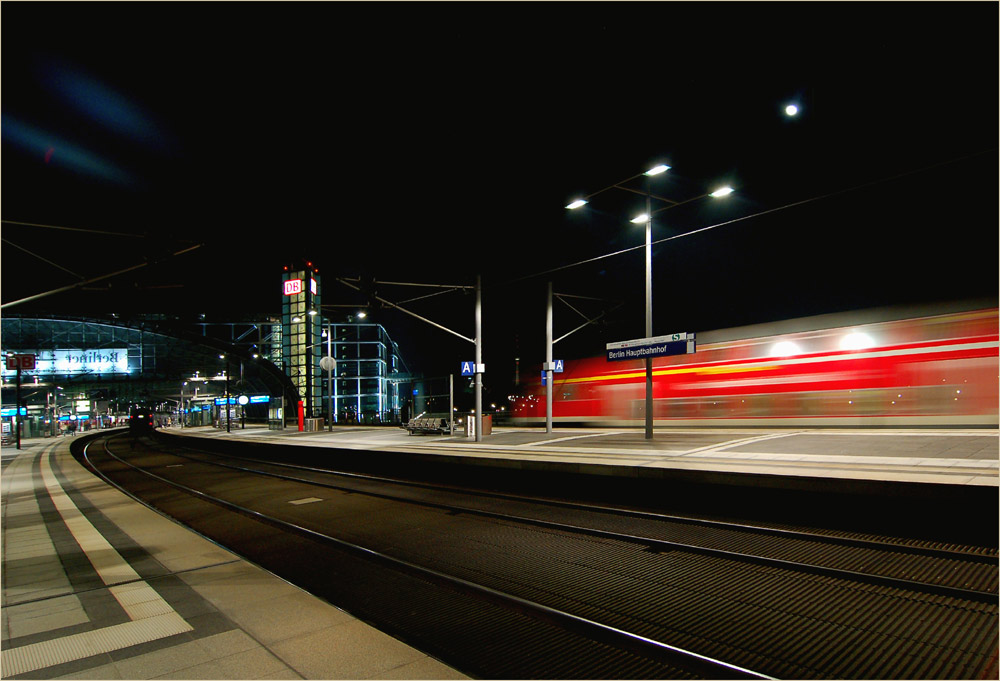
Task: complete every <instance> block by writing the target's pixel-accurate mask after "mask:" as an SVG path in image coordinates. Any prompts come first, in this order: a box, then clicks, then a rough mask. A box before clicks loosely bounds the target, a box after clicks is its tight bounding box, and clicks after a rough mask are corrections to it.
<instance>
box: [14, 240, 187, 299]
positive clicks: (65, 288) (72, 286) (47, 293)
mask: <svg viewBox="0 0 1000 681" xmlns="http://www.w3.org/2000/svg"><path fill="white" fill-rule="evenodd" d="M202 245H203V244H196V245H194V246H188V247H187V248H182V249H181V250H179V251H176V252H174V253H171V254H170V255H168V256H167V257H171V258H172V257H174V256H178V255H183V254H184V253H187V252H189V251H193V250H195V249H196V248H201V246H202ZM156 262H159V261H153V262H143V263H139V264H138V265H132V266H131V267H126V268H125V269H121V270H117V271H115V272H111V273H109V274H102V275H101V276H99V277H93V278H91V279H86V280H84V281H79V282H77V283H75V284H69V285H68V286H62V287H60V288H56V289H52V290H51V291H45V292H43V293H36V294H35V295H33V296H28V297H27V298H21V299H20V300H13V301H11V302H9V303H4V304H3V305H0V309H6V308H8V307H14V306H15V305H20V304H21V303H27V302H29V301H32V300H37V299H39V298H45V297H47V296H52V295H55V294H57V293H63V292H64V291H70V290H72V289H75V288H80V287H81V286H86V285H87V284H93V283H94V282H97V281H102V280H104V279H110V278H111V277H117V276H118V275H120V274H125V273H126V272H131V271H133V270H138V269H141V268H143V267H146V266H148V265H151V264H155V263H156Z"/></svg>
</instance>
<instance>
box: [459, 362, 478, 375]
mask: <svg viewBox="0 0 1000 681" xmlns="http://www.w3.org/2000/svg"><path fill="white" fill-rule="evenodd" d="M475 373H476V363H475V362H462V375H463V376H472V375H473V374H475Z"/></svg>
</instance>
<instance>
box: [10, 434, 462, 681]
mask: <svg viewBox="0 0 1000 681" xmlns="http://www.w3.org/2000/svg"><path fill="white" fill-rule="evenodd" d="M70 440H71V438H63V439H48V440H33V441H32V440H28V441H26V442H24V443H22V449H21V450H16V449H15V448H13V447H10V448H8V447H4V449H3V460H4V461H3V464H4V469H3V476H2V523H3V554H2V560H3V573H2V577H3V582H2V608H0V612H2V619H3V622H2V627H3V636H2V653H0V662H2V676H3V678H15V679H370V678H377V679H462V678H467V677H465V676H463V675H462V674H459V673H458V672H456V671H455V670H453V669H451V668H450V667H448V666H446V665H444V664H442V663H441V662H439V661H437V660H435V659H432V658H430V657H428V656H427V655H424V654H423V653H421V652H420V651H418V650H415V649H413V648H411V647H410V646H407V645H405V644H403V643H401V642H400V641H398V640H396V639H394V638H392V637H391V636H388V635H387V634H384V633H382V632H380V631H378V630H377V629H374V628H372V627H370V626H368V625H367V624H365V623H363V622H361V621H358V620H356V619H355V618H353V617H351V616H350V615H349V614H347V613H345V612H343V611H341V610H339V609H337V608H335V607H333V606H332V605H330V604H328V603H326V602H324V601H322V600H320V599H318V598H316V597H314V596H312V595H310V594H308V593H306V592H305V591H302V590H301V589H299V588H298V587H295V586H293V585H291V584H289V583H287V582H285V581H283V580H281V579H279V578H277V577H275V576H274V575H273V574H271V573H269V572H267V571H265V570H263V569H261V568H259V567H257V566H255V565H252V564H250V563H248V562H246V561H244V560H242V559H241V558H240V557H239V556H237V555H235V554H233V553H230V552H229V551H227V550H225V549H223V548H221V547H220V546H218V545H216V544H214V543H212V542H210V541H208V540H206V539H204V538H203V537H201V536H199V535H197V534H195V533H194V532H192V531H190V530H188V529H187V528H185V527H182V526H181V525H179V524H177V523H175V522H174V521H172V520H169V519H167V518H165V517H163V516H161V515H159V514H158V513H156V512H154V511H152V510H150V509H149V508H147V507H145V506H143V505H141V504H139V503H138V502H136V501H134V500H133V499H131V498H130V497H128V496H126V495H124V494H122V493H120V492H118V491H117V490H115V489H113V488H111V487H109V486H107V485H106V484H104V483H103V482H102V481H100V480H99V479H98V478H96V477H94V476H93V475H91V474H90V473H89V472H87V471H86V470H85V469H83V468H82V467H81V466H80V465H79V464H78V463H77V462H76V461H75V460H74V459H73V457H72V455H71V454H70V453H69V442H70Z"/></svg>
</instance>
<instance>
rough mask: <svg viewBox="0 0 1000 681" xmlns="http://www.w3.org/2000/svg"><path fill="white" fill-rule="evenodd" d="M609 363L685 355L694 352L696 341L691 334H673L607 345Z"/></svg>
mask: <svg viewBox="0 0 1000 681" xmlns="http://www.w3.org/2000/svg"><path fill="white" fill-rule="evenodd" d="M606 347H607V353H608V361H609V362H620V361H623V360H629V359H646V358H648V357H665V356H667V355H685V354H691V353H693V352H694V351H695V347H696V339H695V334H693V333H673V334H670V335H667V336H655V337H653V338H636V339H634V340H628V341H618V342H615V343H608V344H607V346H606Z"/></svg>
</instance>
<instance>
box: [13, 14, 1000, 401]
mask: <svg viewBox="0 0 1000 681" xmlns="http://www.w3.org/2000/svg"><path fill="white" fill-rule="evenodd" d="M3 19H4V22H3V27H4V28H3V41H2V48H0V49H2V50H3V53H2V54H3V60H2V78H3V99H2V109H3V122H2V131H3V171H4V172H3V179H4V183H3V220H4V224H3V239H4V241H3V244H2V272H3V274H2V299H3V303H4V304H5V305H7V304H9V303H11V302H13V301H18V300H20V299H22V298H25V297H27V296H31V295H34V294H37V293H41V292H45V291H50V290H53V289H56V288H59V287H61V286H67V285H69V284H73V283H75V282H78V281H81V280H82V279H89V278H93V277H98V276H101V275H104V274H109V273H111V272H116V271H118V270H121V269H125V268H127V267H131V266H134V265H137V264H140V263H143V262H151V263H154V264H152V265H150V266H148V267H144V268H142V269H138V270H134V271H132V272H128V273H125V274H122V275H119V276H116V277H113V278H110V279H107V280H103V281H101V282H99V283H95V284H92V285H88V286H86V287H82V288H78V289H75V290H73V291H70V292H67V293H60V294H57V295H52V296H47V297H44V298H39V299H37V300H35V301H31V302H26V303H22V304H19V305H15V306H12V307H7V308H5V309H4V310H3V312H4V313H9V312H17V313H33V312H45V313H73V314H88V313H89V314H104V313H107V312H119V313H123V314H130V313H134V312H157V313H165V314H176V315H180V316H182V317H183V316H193V315H195V314H198V313H206V314H208V315H210V316H212V317H214V318H224V317H225V315H226V314H229V313H236V312H239V313H259V314H276V313H277V312H278V311H279V309H280V302H281V297H280V288H279V286H280V283H279V282H280V271H281V267H282V266H283V265H284V264H289V263H292V262H294V261H295V260H296V259H299V258H303V259H309V260H311V261H313V262H314V263H315V264H316V265H317V266H318V267H319V270H320V274H321V275H322V276H323V277H324V292H323V293H324V295H323V302H324V303H325V304H343V305H348V304H354V303H357V302H363V300H362V299H360V298H359V297H358V296H357V295H356V294H354V293H353V292H352V291H351V290H350V289H348V288H346V287H344V286H342V285H339V284H337V283H336V282H335V281H333V277H335V276H345V277H362V278H365V279H373V280H378V281H409V282H425V283H444V284H462V285H471V284H473V283H474V279H475V275H476V274H477V273H481V274H482V276H483V281H484V313H483V314H484V353H485V356H484V359H485V362H486V363H487V372H488V373H487V384H489V382H490V381H489V378H490V376H489V373H490V369H491V367H494V366H495V367H497V370H496V374H495V375H496V379H495V380H496V381H500V380H509V374H511V373H512V369H511V367H512V365H511V362H512V358H513V357H514V356H520V357H521V360H522V363H523V364H524V363H527V364H530V363H537V362H540V361H542V359H544V354H543V353H544V296H545V284H546V281H548V280H549V279H550V278H551V279H552V280H553V281H554V286H555V289H556V291H557V292H562V293H566V294H573V295H580V296H590V297H596V298H602V299H606V300H607V301H609V302H606V303H602V302H599V301H582V300H580V301H578V302H577V303H574V305H576V306H577V307H578V308H579V309H580V310H581V311H582V312H585V313H592V314H598V313H599V312H601V311H602V310H605V309H609V308H610V307H612V306H613V305H614V304H616V302H623V303H624V305H622V306H621V307H618V308H617V309H615V310H614V311H613V312H611V313H610V314H609V315H608V316H607V317H606V324H604V325H602V326H600V327H594V328H591V329H588V330H586V331H581V332H578V333H577V334H576V335H574V336H572V337H571V338H570V339H569V340H567V341H565V342H564V344H560V345H559V346H557V348H558V349H557V351H556V355H557V356H563V357H566V358H572V357H580V356H587V355H597V354H600V353H601V352H602V351H603V348H604V344H605V343H607V342H610V341H614V340H625V339H629V338H636V337H640V336H642V335H644V329H643V319H644V318H643V269H642V267H643V264H642V263H643V254H642V251H641V250H636V251H631V252H628V253H626V254H622V255H618V256H614V257H610V258H604V259H600V260H597V261H595V262H593V263H590V264H587V265H582V266H578V267H572V268H567V269H561V270H559V271H557V272H554V273H552V274H551V275H539V273H541V272H543V271H544V270H547V269H551V268H556V267H561V266H565V265H569V264H572V263H575V262H578V261H581V260H585V259H588V258H595V257H597V256H601V255H604V254H608V253H612V252H615V251H618V250H622V249H627V248H630V247H633V246H639V245H641V244H642V239H643V228H642V227H641V226H636V225H632V224H630V223H629V218H630V217H632V216H633V215H635V214H637V213H638V212H641V210H640V209H641V207H642V206H641V204H642V203H643V202H644V198H643V197H642V196H640V195H639V194H635V193H631V192H626V191H622V190H617V189H613V190H610V191H608V192H604V193H602V194H600V195H599V196H596V197H594V198H593V199H592V201H591V203H590V204H589V205H588V206H586V207H585V208H583V209H581V210H580V211H574V212H570V211H567V210H565V209H564V206H565V205H566V204H567V203H569V201H570V200H571V199H573V198H576V197H577V196H579V195H586V194H591V193H593V192H596V191H597V190H599V189H602V188H604V187H607V186H609V185H613V184H615V183H616V182H618V181H620V180H623V179H625V178H628V177H630V176H633V175H637V174H639V173H641V172H642V171H644V170H645V169H647V168H649V167H651V166H652V165H655V164H656V163H667V164H669V165H670V166H671V170H670V171H668V172H667V173H665V174H664V175H661V176H659V177H657V178H655V179H652V180H649V181H648V182H649V185H648V187H647V185H646V184H645V182H646V180H645V179H643V178H640V179H637V180H634V181H633V182H632V183H630V184H629V185H628V186H629V187H631V188H633V189H636V190H638V191H645V190H646V189H647V188H648V190H649V191H650V192H651V193H653V194H655V195H657V196H663V197H666V198H670V199H671V200H674V201H682V200H685V199H688V198H692V197H695V196H699V195H702V194H704V193H706V192H707V191H710V190H712V189H715V188H716V187H717V186H719V185H721V184H729V185H731V186H732V187H733V188H734V189H735V193H734V194H733V195H732V196H730V197H728V198H726V199H721V200H713V199H705V200H699V201H695V202H692V203H691V204H686V205H685V206H681V207H678V208H676V209H671V210H669V211H665V212H663V213H660V214H658V215H657V216H656V220H655V222H654V228H653V238H654V240H655V239H663V238H665V237H668V236H674V235H678V234H682V233H685V232H689V231H692V230H696V229H700V228H703V227H708V226H712V225H721V226H719V227H716V228H714V229H710V230H707V231H704V232H700V233H698V234H697V235H693V236H690V237H685V238H681V239H675V240H672V241H668V242H664V243H662V244H659V245H657V246H656V247H655V248H654V265H653V271H654V280H655V291H654V297H653V309H654V334H663V333H670V332H675V331H696V332H698V331H702V332H703V331H708V330H711V329H717V328H725V327H729V326H737V325H743V324H750V323H757V322H766V321H772V320H777V319H784V318H790V317H799V316H806V315H812V314H821V313H827V312H838V311H845V310H855V309H860V308H865V307H872V306H881V305H890V304H901V303H912V302H935V301H950V300H961V299H968V298H983V297H985V298H987V299H992V300H993V301H994V302H993V304H994V305H995V304H996V303H995V300H996V298H997V282H998V278H997V270H998V266H997V263H998V259H997V255H998V248H997V247H998V230H997V225H998V221H997V205H998V204H997V186H998V182H997V180H998V176H997V169H998V163H997V129H998V125H997V122H998V111H997V103H998V88H997V83H998V73H997V61H998V60H997V54H998V52H997V31H996V26H997V19H998V6H997V5H996V4H995V3H960V2H947V3H887V4H881V3H867V2H865V3H856V2H852V3H811V2H810V3H773V4H758V3H733V4H729V3H714V2H713V3H692V4H686V3H645V2H644V3H609V4H605V3H555V4H548V3H510V4H493V3H478V2H474V3H443V4H422V3H404V4H392V3H378V2H376V3H361V4H345V3H297V4H291V3H273V4H272V3H249V4H242V3H221V4H213V3H135V4H123V3H104V4H89V3H66V4H58V3H5V4H4V7H3ZM791 102H794V103H796V104H798V105H799V107H800V109H801V111H800V114H799V115H798V116H796V117H794V118H790V117H787V116H786V115H785V114H784V113H783V109H784V106H785V105H786V104H788V103H791ZM664 205H666V204H662V203H657V202H656V201H655V200H654V206H653V207H654V209H655V208H659V207H662V206H664ZM748 216H752V217H748ZM741 218H746V219H741ZM734 220H735V222H729V221H734ZM727 222H728V224H723V223H727ZM14 223H32V224H39V225H54V226H60V227H67V228H74V229H78V230H91V231H89V232H81V231H69V230H54V229H48V228H42V227H31V226H25V225H19V224H14ZM100 232H114V233H117V235H114V234H102V233H100ZM196 244H203V245H202V246H201V247H200V248H198V249H196V250H194V251H191V252H189V253H186V254H183V255H179V256H173V257H171V256H170V254H171V253H175V252H177V251H180V250H182V249H184V248H187V247H190V246H193V245H196ZM43 258H44V260H43ZM46 261H48V262H46ZM532 275H539V276H532ZM375 290H376V292H377V294H378V295H379V296H382V297H384V298H387V299H389V300H393V301H403V300H406V299H408V298H413V297H416V296H418V295H422V294H424V293H426V292H427V291H426V290H419V289H407V288H400V287H395V286H388V285H384V284H383V285H378V286H376V287H375ZM472 301H473V298H472V297H471V296H470V295H463V294H460V293H451V294H447V295H442V296H438V297H435V298H431V299H428V300H425V301H418V302H414V303H412V304H410V305H408V307H411V308H412V309H413V311H415V312H417V313H419V314H421V315H423V316H426V317H429V318H431V319H434V320H435V321H438V322H440V323H442V324H444V325H446V326H449V327H450V328H454V329H455V330H456V331H458V332H459V333H461V334H463V335H465V336H470V337H471V336H472V335H473V307H472ZM349 310H350V309H349V308H333V309H329V310H327V312H328V316H331V317H334V318H342V317H343V315H345V314H346V313H347V312H348V311H349ZM372 317H373V319H374V320H376V321H380V322H381V323H384V324H385V325H386V326H387V328H388V329H389V332H390V334H392V335H393V337H394V339H395V340H397V341H398V342H399V343H400V346H401V350H402V352H403V356H404V359H405V360H406V363H407V365H408V366H409V368H410V369H411V370H414V371H418V372H419V371H423V372H425V373H428V374H433V373H441V372H449V371H456V370H457V369H456V367H457V362H458V361H459V360H465V359H471V358H472V353H473V349H472V345H471V344H469V343H465V342H464V341H461V340H459V339H456V338H454V337H453V336H449V335H448V334H445V333H443V332H440V331H438V330H436V329H434V328H432V327H430V326H427V325H423V324H420V323H419V322H411V321H410V320H409V319H408V318H407V317H405V316H404V315H402V314H400V313H399V312H395V311H392V310H387V309H381V310H379V309H372ZM582 321H583V320H582V318H581V317H579V316H578V315H577V313H576V312H574V311H572V310H570V309H569V308H568V307H566V306H564V305H562V304H561V303H557V307H556V335H557V336H558V335H561V334H562V333H565V332H566V331H568V330H569V329H571V328H573V327H575V326H577V325H578V324H580V323H582ZM496 389H497V390H499V389H500V388H499V387H497V388H496Z"/></svg>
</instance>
